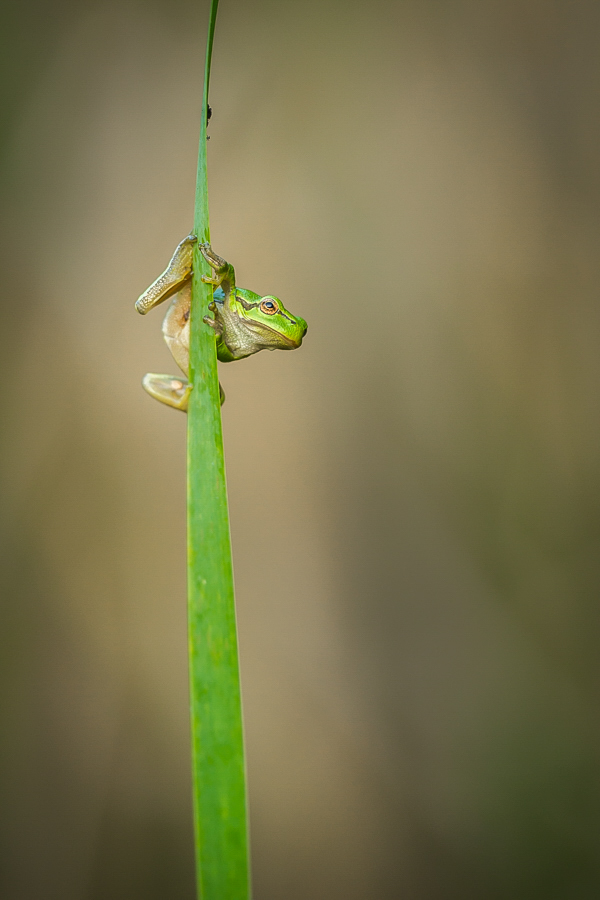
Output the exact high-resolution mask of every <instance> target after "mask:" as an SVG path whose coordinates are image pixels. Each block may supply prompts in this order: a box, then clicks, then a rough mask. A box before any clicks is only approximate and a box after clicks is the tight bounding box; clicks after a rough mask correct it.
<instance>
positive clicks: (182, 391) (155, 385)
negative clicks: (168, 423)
mask: <svg viewBox="0 0 600 900" xmlns="http://www.w3.org/2000/svg"><path fill="white" fill-rule="evenodd" d="M142 387H143V388H144V390H145V391H147V392H148V393H149V394H150V396H151V397H154V399H155V400H160V402H161V403H166V404H167V406H172V407H173V409H180V410H181V411H182V412H187V408H188V399H189V396H190V392H191V390H192V386H191V384H190V383H189V381H186V379H185V378H176V377H174V376H173V375H156V374H155V373H154V372H148V374H147V375H144V377H143V378H142Z"/></svg>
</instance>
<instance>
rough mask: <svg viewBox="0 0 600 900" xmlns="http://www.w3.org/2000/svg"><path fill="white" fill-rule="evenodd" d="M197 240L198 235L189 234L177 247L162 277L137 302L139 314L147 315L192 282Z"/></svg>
mask: <svg viewBox="0 0 600 900" xmlns="http://www.w3.org/2000/svg"><path fill="white" fill-rule="evenodd" d="M197 240H198V239H197V237H196V235H194V234H188V236H187V237H186V238H184V239H183V240H182V241H181V243H180V244H179V245H178V246H177V248H176V250H175V253H174V254H173V257H172V259H171V262H170V263H169V265H168V266H167V268H166V269H165V271H164V272H163V273H162V275H159V277H158V278H157V279H156V281H154V282H152V284H151V285H150V287H149V288H147V289H146V290H145V291H144V293H143V294H141V296H140V297H138V299H137V300H136V303H135V308H136V309H137V311H138V312H139V313H141V314H142V315H145V314H146V313H147V312H148V311H149V310H151V309H152V308H153V307H154V306H157V305H158V304H159V303H162V302H163V300H167V299H168V298H169V297H172V296H173V294H176V293H177V291H179V290H180V289H181V288H182V286H183V285H184V284H185V283H186V281H189V280H190V278H191V277H192V259H193V252H194V244H195V243H196V241H197Z"/></svg>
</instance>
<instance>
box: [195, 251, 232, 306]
mask: <svg viewBox="0 0 600 900" xmlns="http://www.w3.org/2000/svg"><path fill="white" fill-rule="evenodd" d="M198 249H199V250H200V253H201V254H202V256H203V257H204V259H205V260H206V262H207V263H208V264H209V266H210V267H211V268H212V269H214V278H206V277H203V278H202V281H204V282H205V283H206V284H212V285H213V286H214V287H221V285H222V286H223V292H224V294H225V304H226V305H227V303H228V298H229V295H230V293H232V292H233V293H234V294H235V270H234V268H233V266H232V265H231V264H230V263H228V262H227V261H226V260H224V259H222V258H221V257H220V256H217V254H216V253H214V252H213V250H212V247H211V246H210V244H199V245H198Z"/></svg>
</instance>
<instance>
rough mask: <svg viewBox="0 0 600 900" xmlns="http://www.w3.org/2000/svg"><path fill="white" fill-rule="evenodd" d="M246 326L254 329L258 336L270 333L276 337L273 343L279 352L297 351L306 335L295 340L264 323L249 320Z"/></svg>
mask: <svg viewBox="0 0 600 900" xmlns="http://www.w3.org/2000/svg"><path fill="white" fill-rule="evenodd" d="M246 324H247V325H248V327H249V328H251V329H252V331H255V332H256V333H257V334H264V332H269V334H272V335H274V336H275V338H276V339H277V340H276V341H273V342H272V343H273V344H274V345H275V347H277V348H278V349H279V350H297V349H298V347H299V346H300V345H301V343H302V338H303V337H304V334H306V332H304V334H302V335H300V337H299V338H298V339H297V340H294V338H291V337H288V336H287V335H285V334H282V333H281V332H280V331H277V330H276V329H275V328H271V326H270V325H265V324H264V322H252V321H251V320H247V321H246Z"/></svg>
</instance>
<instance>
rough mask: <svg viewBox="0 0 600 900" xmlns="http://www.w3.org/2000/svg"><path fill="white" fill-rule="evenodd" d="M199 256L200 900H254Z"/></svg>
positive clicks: (194, 425)
mask: <svg viewBox="0 0 600 900" xmlns="http://www.w3.org/2000/svg"><path fill="white" fill-rule="evenodd" d="M217 6H218V0H212V4H211V10H210V19H209V28H208V41H207V48H206V69H205V75H204V98H203V103H202V113H201V124H200V147H199V152H198V177H197V185H196V203H195V210H194V232H195V234H196V235H197V236H198V241H199V242H204V241H208V240H209V237H210V232H209V223H208V194H207V176H206V112H207V107H208V85H209V77H210V63H211V55H212V43H213V35H214V29H215V20H216V16H217ZM202 275H210V269H209V267H208V265H207V264H206V262H205V261H204V258H203V257H202V255H201V254H200V253H199V252H198V251H197V250H196V252H195V255H194V279H193V282H192V314H191V348H190V381H191V383H192V384H193V385H194V389H193V391H192V393H191V396H190V400H189V410H188V620H189V654H190V693H191V731H192V769H193V791H194V830H195V845H196V871H197V884H198V896H199V897H200V898H201V900H247V898H249V896H250V879H249V861H248V827H247V812H246V779H245V764H244V741H243V728H242V707H241V697H240V679H239V665H238V649H237V634H236V618H235V605H234V592H233V567H232V561H231V541H230V535H229V515H228V510H227V488H226V482H225V464H224V459H223V438H222V431H221V409H220V404H219V383H218V379H217V359H216V352H215V336H214V332H213V331H212V330H211V329H210V328H209V327H208V326H207V325H205V324H204V323H203V321H202V317H203V315H205V314H206V313H207V307H208V304H209V302H210V301H211V299H212V289H211V287H210V285H206V284H204V283H203V282H202V281H201V276H202Z"/></svg>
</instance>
